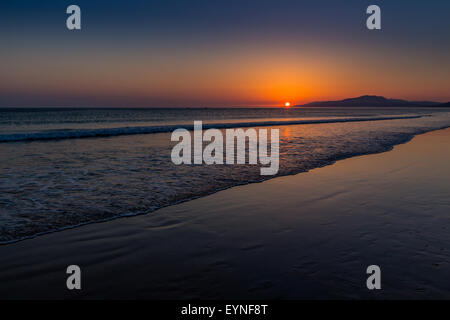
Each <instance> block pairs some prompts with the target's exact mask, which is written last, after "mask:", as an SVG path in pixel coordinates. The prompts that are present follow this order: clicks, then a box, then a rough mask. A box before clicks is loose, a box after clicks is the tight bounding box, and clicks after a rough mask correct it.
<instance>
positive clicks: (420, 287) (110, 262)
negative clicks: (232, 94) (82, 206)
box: [0, 129, 450, 299]
mask: <svg viewBox="0 0 450 320" xmlns="http://www.w3.org/2000/svg"><path fill="white" fill-rule="evenodd" d="M406 140H407V139H406ZM449 144H450V129H445V130H438V131H432V132H428V133H425V134H421V135H417V136H415V137H414V138H413V139H412V140H411V141H410V142H407V143H404V144H400V145H396V146H395V147H394V148H393V150H392V151H388V152H383V153H377V154H370V155H362V156H357V157H352V158H348V159H344V160H339V161H337V162H336V163H334V164H332V165H327V166H324V167H319V168H315V169H312V170H309V171H307V172H302V173H299V174H297V175H290V176H283V177H277V178H274V179H271V180H267V181H263V182H261V183H253V184H248V185H241V186H235V187H232V188H229V189H226V190H223V191H219V192H217V193H214V194H211V195H208V196H205V197H201V198H198V199H194V200H191V201H187V202H183V203H180V204H176V205H171V206H168V207H165V208H162V209H159V210H156V211H154V212H151V213H149V214H147V215H139V216H135V217H124V218H120V219H115V220H112V221H107V222H101V223H92V224H88V225H83V226H80V227H77V228H73V229H67V230H63V231H59V232H54V233H50V234H45V235H42V236H37V237H35V238H32V239H27V240H23V241H19V242H16V243H11V244H6V245H2V246H0V298H1V299H15V298H26V299H99V298H108V299H132V298H139V299H191V298H201V299H224V298H228V299H361V298H362V299H445V298H447V299H448V298H450V295H449V292H450V283H449V282H448V281H447V279H448V274H449V273H450V252H449V248H448V243H449V241H450V233H449V228H450V227H449V225H450V224H449V222H450V197H449V194H450V184H449V183H448V182H449V178H450V168H449V166H448V163H449V161H450V149H449V148H448V146H449ZM69 265H78V266H80V268H81V270H82V290H73V291H69V290H67V288H66V279H67V274H66V268H67V267H68V266H69ZM369 265H378V266H380V268H381V274H382V275H381V277H382V278H381V279H382V280H381V283H382V289H381V290H368V289H367V287H366V279H367V277H368V275H367V274H366V268H367V267H368V266H369Z"/></svg>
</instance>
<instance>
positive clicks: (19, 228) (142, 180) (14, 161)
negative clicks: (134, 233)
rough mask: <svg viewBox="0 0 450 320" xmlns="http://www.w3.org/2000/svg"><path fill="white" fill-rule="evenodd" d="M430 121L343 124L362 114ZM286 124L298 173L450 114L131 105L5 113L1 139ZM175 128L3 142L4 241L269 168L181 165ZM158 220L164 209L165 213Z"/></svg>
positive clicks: (289, 154)
mask: <svg viewBox="0 0 450 320" xmlns="http://www.w3.org/2000/svg"><path fill="white" fill-rule="evenodd" d="M417 115H419V116H421V117H418V118H417V117H416V118H407V119H406V118H405V119H396V120H378V121H358V122H333V119H338V118H339V121H343V120H345V119H348V120H350V119H353V120H354V118H355V117H359V118H364V117H372V118H379V117H393V116H402V117H403V116H417ZM314 119H316V120H322V121H326V122H328V123H320V124H319V123H311V124H295V125H294V124H291V125H277V126H272V127H269V128H279V129H280V170H279V173H278V175H289V174H294V173H299V172H303V171H307V170H310V169H312V168H316V167H320V166H324V165H327V164H330V163H333V162H334V161H335V160H337V159H342V158H346V157H351V156H354V155H358V154H365V153H374V152H382V151H385V150H388V149H390V148H391V147H392V146H393V145H395V144H399V143H403V142H406V141H408V140H409V139H411V137H413V136H414V135H415V134H418V133H422V132H426V131H430V130H435V129H438V128H444V127H448V126H450V115H449V112H448V111H446V110H436V109H422V110H411V109H408V110H407V112H406V110H405V109H404V108H397V109H395V108H393V109H370V108H354V109H352V108H350V109H339V110H337V109H334V108H327V109H321V108H316V109H288V110H285V109H283V110H279V109H219V110H213V109H194V110H187V109H182V110H174V109H149V110H135V109H121V110H57V111H54V110H53V111H52V110H38V111H29V110H21V111H11V110H9V111H8V110H3V111H1V112H0V135H1V136H7V135H15V134H28V135H30V134H42V133H43V132H47V133H48V132H49V130H50V131H52V132H67V131H71V130H72V131H73V130H75V131H77V132H79V131H80V130H81V131H82V130H87V129H90V130H92V129H94V130H106V129H107V130H110V129H114V128H124V127H128V128H133V127H142V126H145V127H149V126H150V127H151V126H159V127H161V126H173V125H190V124H192V122H191V121H193V120H203V121H204V122H205V123H210V124H214V123H215V124H217V125H218V124H222V125H223V124H228V125H229V124H232V126H239V125H236V124H235V123H236V122H243V123H246V126H248V124H249V123H250V125H254V126H255V127H257V123H258V122H266V121H282V120H286V121H311V120H314ZM173 145H174V144H173V143H171V142H170V133H169V132H160V133H152V134H134V135H122V134H119V135H114V136H109V137H95V138H87V139H53V140H35V141H16V142H2V143H0V176H1V177H2V178H1V180H0V205H1V206H0V242H8V241H13V240H17V239H21V238H24V237H30V236H34V235H36V234H40V233H43V232H51V231H55V230H58V229H61V228H65V227H71V226H76V225H79V224H84V223H89V222H94V221H101V220H104V219H110V218H114V217H119V216H123V215H136V214H144V213H150V212H153V211H155V210H156V209H158V208H161V207H164V206H167V205H171V204H174V203H177V202H180V201H185V200H188V199H192V198H196V197H201V196H203V195H206V194H210V193H213V192H216V191H218V190H221V189H225V188H229V187H232V186H236V185H240V184H247V183H250V182H258V181H262V180H263V179H266V178H267V177H262V176H260V168H259V166H252V165H233V166H227V165H212V166H206V165H196V166H194V165H192V166H186V165H183V166H175V165H174V164H172V162H171V161H170V152H171V148H172V147H173ZM155 214H157V213H155Z"/></svg>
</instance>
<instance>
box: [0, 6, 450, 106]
mask: <svg viewBox="0 0 450 320" xmlns="http://www.w3.org/2000/svg"><path fill="white" fill-rule="evenodd" d="M70 4H77V5H79V6H80V7H81V10H82V30H81V31H69V30H67V28H66V18H67V14H66V12H65V11H66V8H67V6H68V5H70ZM370 4H377V5H379V6H380V7H381V10H382V13H381V14H382V30H381V31H370V30H368V29H367V28H366V24H365V20H366V18H367V15H366V14H365V11H366V8H367V6H368V5H370ZM0 26H1V28H0V38H1V40H2V41H1V42H2V46H1V51H0V69H1V73H0V107H15V106H26V107H43V106H74V107H76V106H83V107H87V106H93V107H95V106H101V107H103V106H105V107H106V106H111V107H127V106H130V107H141V106H142V107H144V106H146V107H226V106H277V105H284V103H285V102H286V101H290V102H292V103H294V104H301V103H306V102H310V101H313V100H330V99H341V98H347V97H353V96H358V95H363V94H377V95H384V96H387V97H394V98H404V99H410V100H436V101H450V58H449V57H450V1H448V0H440V1H439V0H434V1H414V0H409V1H406V0H405V1H379V0H377V1H363V0H346V1H325V0H315V1H312V0H311V1H301V0H278V1H275V0H270V1H268V0H227V1H222V0H221V1H219V0H202V1H199V0H182V1H178V0H172V1H169V0H154V1H151V0H150V1H137V0H134V1H133V0H128V1H122V0H118V1H98V0H90V1H81V0H73V1H43V0H41V1H21V0H14V1H2V2H1V4H0Z"/></svg>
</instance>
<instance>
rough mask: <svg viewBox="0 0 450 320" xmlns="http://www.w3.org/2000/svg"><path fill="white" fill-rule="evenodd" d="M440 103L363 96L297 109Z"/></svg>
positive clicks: (433, 104) (434, 104) (322, 102)
mask: <svg viewBox="0 0 450 320" xmlns="http://www.w3.org/2000/svg"><path fill="white" fill-rule="evenodd" d="M438 104H439V103H438V102H432V101H407V100H401V99H388V98H385V97H381V96H369V95H365V96H361V97H356V98H349V99H344V100H337V101H316V102H311V103H307V104H303V105H296V106H295V107H422V106H423V107H425V106H436V105H438Z"/></svg>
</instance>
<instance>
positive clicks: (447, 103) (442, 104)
mask: <svg viewBox="0 0 450 320" xmlns="http://www.w3.org/2000/svg"><path fill="white" fill-rule="evenodd" d="M433 107H446V108H450V102H446V103H441V104H438V105H435V106H433Z"/></svg>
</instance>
